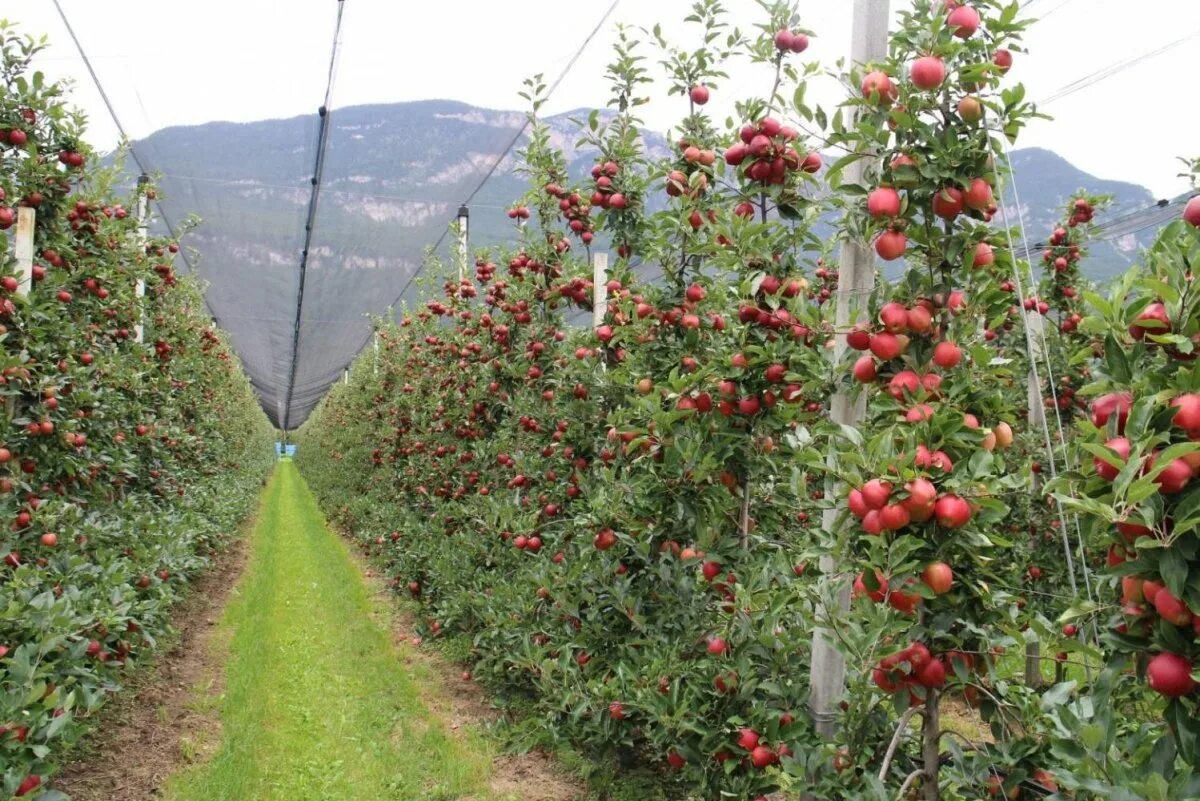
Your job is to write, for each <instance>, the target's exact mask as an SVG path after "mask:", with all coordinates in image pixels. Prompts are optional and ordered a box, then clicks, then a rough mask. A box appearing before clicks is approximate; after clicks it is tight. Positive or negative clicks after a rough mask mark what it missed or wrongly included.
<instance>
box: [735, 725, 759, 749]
mask: <svg viewBox="0 0 1200 801" xmlns="http://www.w3.org/2000/svg"><path fill="white" fill-rule="evenodd" d="M737 744H738V748H741V749H743V750H745V751H753V750H754V749H755V748H757V747H758V732H756V731H755V730H754V729H738V739H737Z"/></svg>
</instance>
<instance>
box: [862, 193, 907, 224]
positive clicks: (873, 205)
mask: <svg viewBox="0 0 1200 801" xmlns="http://www.w3.org/2000/svg"><path fill="white" fill-rule="evenodd" d="M867 213H868V214H870V215H871V216H872V217H875V218H881V217H896V216H898V215H899V214H900V193H899V192H897V191H896V190H895V189H892V188H891V187H890V186H881V187H879V188H878V189H873V190H871V193H870V194H869V195H867Z"/></svg>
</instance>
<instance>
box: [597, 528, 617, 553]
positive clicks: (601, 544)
mask: <svg viewBox="0 0 1200 801" xmlns="http://www.w3.org/2000/svg"><path fill="white" fill-rule="evenodd" d="M616 544H617V534H616V532H614V531H613V530H612V529H611V528H602V529H600V531H599V532H597V533H596V536H595V537H593V538H592V545H594V546H596V549H597V550H600V551H607V550H608V549H609V548H611V547H613V546H614V545H616Z"/></svg>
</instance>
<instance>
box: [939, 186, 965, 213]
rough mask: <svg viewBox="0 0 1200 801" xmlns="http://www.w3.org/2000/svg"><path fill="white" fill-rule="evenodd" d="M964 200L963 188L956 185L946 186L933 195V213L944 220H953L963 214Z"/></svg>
mask: <svg viewBox="0 0 1200 801" xmlns="http://www.w3.org/2000/svg"><path fill="white" fill-rule="evenodd" d="M964 202H965V200H964V197H963V193H962V190H961V189H959V188H958V187H955V186H944V187H942V189H941V190H940V191H939V192H938V193H937V194H936V195H934V196H933V213H934V214H936V215H937V216H939V217H941V218H942V219H944V220H953V219H954V218H955V217H957V216H958V215H960V214H962V210H963V204H964Z"/></svg>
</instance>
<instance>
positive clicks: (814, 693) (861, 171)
mask: <svg viewBox="0 0 1200 801" xmlns="http://www.w3.org/2000/svg"><path fill="white" fill-rule="evenodd" d="M888 14H889V7H888V0H854V27H853V31H852V34H851V43H850V58H851V60H852V61H854V63H856V64H865V63H867V62H870V61H875V60H878V59H883V58H886V57H887V41H888V40H887V35H888ZM866 167H867V164H866V159H859V160H858V161H855V162H854V163H853V164H851V165H849V166H848V167H847V168H846V172H845V180H846V183H849V184H862V183H864V181H865V180H866ZM874 283H875V254H874V252H873V251H872V249H871V245H870V244H869V243H867V242H850V241H847V242H844V243H843V244H842V252H841V258H840V261H839V266H838V289H837V312H836V314H837V316H836V323H835V324H836V328H837V331H838V333H837V335H836V338H835V344H834V353H835V358H836V359H838V360H840V359H841V358H842V356H843V355H844V354H845V352H846V348H847V345H846V331H847V329H849V327H850V324H851V322H852V321H854V320H862V319H863V304H864V302H865V301H866V299H867V298H868V297H869V296H870V294H871V289H872V287H873V286H874ZM865 414H866V401H865V398H864V397H862V396H860V397H859V399H858V400H857V401H854V400H852V399H851V398H850V396H849V395H847V394H846V393H844V392H838V393H835V394H834V396H833V398H832V399H831V401H830V410H829V416H830V419H832V420H833V421H834V422H835V423H841V424H844V425H849V426H854V425H857V424H858V423H859V422H861V421H862V419H863V417H864V416H865ZM831 458H832V455H831ZM836 519H837V512H836V510H833V509H827V510H826V511H825V514H824V516H823V518H822V524H823V526H824V528H825V531H826V532H829V533H830V534H831V535H832V534H834V533H835V532H834V525H835V521H836ZM839 572H840V568H839V567H838V566H837V565H836V564H835V561H834V559H833V557H832V556H824V557H822V558H821V574H822V576H830V577H836V578H835V580H836V581H837V582H838V584H837V587H836V592H835V596H834V597H835V601H834V602H835V607H834V608H833V609H831V610H829V612H830V615H831V616H834V617H837V616H843V617H844V616H845V615H846V613H847V612H848V611H849V609H850V592H851V584H850V581H849V580H848V579H847V578H846V577H844V576H837V574H838V573H839ZM845 691H846V660H845V658H844V657H843V656H842V654H841V652H840V651H838V649H837V647H836V645H835V644H834V641H833V635H832V633H831V632H830V631H829V630H828V629H826V628H824V627H817V628H816V629H815V630H814V631H813V643H812V676H811V680H810V686H809V710H810V712H811V713H812V716H813V722H814V724H815V726H816V729H817V732H818V733H819V734H821V735H822V736H824V737H826V738H832V737H833V736H834V734H835V733H836V731H837V726H836V719H837V709H838V704H839V703H840V702H841V700H842V696H843V695H844V694H845Z"/></svg>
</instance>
